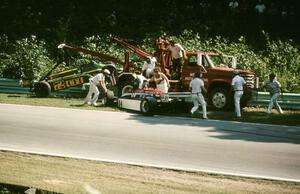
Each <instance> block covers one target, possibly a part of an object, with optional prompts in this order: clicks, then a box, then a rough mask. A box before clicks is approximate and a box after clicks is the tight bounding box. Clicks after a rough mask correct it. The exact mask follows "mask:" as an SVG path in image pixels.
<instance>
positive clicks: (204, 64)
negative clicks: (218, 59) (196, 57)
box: [202, 56, 209, 67]
mask: <svg viewBox="0 0 300 194" xmlns="http://www.w3.org/2000/svg"><path fill="white" fill-rule="evenodd" d="M202 65H203V66H204V67H209V62H208V61H207V58H206V57H204V56H203V57H202Z"/></svg>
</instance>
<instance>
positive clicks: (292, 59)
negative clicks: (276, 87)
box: [264, 35, 300, 92]
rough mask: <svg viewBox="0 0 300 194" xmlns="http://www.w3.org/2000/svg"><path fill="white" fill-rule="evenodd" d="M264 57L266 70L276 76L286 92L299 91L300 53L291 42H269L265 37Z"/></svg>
mask: <svg viewBox="0 0 300 194" xmlns="http://www.w3.org/2000/svg"><path fill="white" fill-rule="evenodd" d="M266 40H267V44H266V49H265V52H264V53H265V57H266V60H267V61H268V63H267V64H268V67H267V68H268V70H269V72H273V73H275V74H276V75H277V79H278V80H279V81H280V82H281V84H282V86H283V88H284V90H286V91H298V92H299V91H300V79H299V72H300V52H299V49H298V48H296V47H295V46H293V45H292V43H293V42H292V41H291V40H288V41H281V40H277V41H274V40H270V38H269V37H268V35H266Z"/></svg>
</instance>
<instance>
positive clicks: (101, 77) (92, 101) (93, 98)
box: [84, 69, 110, 106]
mask: <svg viewBox="0 0 300 194" xmlns="http://www.w3.org/2000/svg"><path fill="white" fill-rule="evenodd" d="M109 75H110V72H109V70H108V69H104V70H102V71H101V72H100V73H98V74H97V75H95V76H94V77H92V78H90V88H89V92H88V94H87V96H86V98H85V102H84V103H85V104H87V105H93V106H97V100H98V97H99V94H100V92H99V90H98V88H97V85H98V84H99V85H100V87H101V88H102V89H103V90H104V92H105V93H107V88H106V86H105V76H109ZM93 94H94V95H93Z"/></svg>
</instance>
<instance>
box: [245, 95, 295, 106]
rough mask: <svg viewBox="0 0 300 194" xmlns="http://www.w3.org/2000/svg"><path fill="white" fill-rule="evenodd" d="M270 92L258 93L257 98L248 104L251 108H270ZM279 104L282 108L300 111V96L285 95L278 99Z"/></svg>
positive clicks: (254, 97)
mask: <svg viewBox="0 0 300 194" xmlns="http://www.w3.org/2000/svg"><path fill="white" fill-rule="evenodd" d="M270 98H271V97H270V94H269V92H258V94H257V95H256V96H253V97H252V99H251V100H250V101H249V102H248V105H249V106H268V104H269V102H270ZM277 101H278V103H279V104H280V106H281V108H284V109H295V110H300V94H296V93H283V94H282V95H281V96H280V97H279V98H278V100H277Z"/></svg>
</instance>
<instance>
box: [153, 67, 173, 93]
mask: <svg viewBox="0 0 300 194" xmlns="http://www.w3.org/2000/svg"><path fill="white" fill-rule="evenodd" d="M148 81H150V82H151V81H152V82H155V84H156V88H157V89H159V90H160V91H161V92H162V93H165V94H166V93H168V90H169V88H170V82H169V79H168V78H167V76H166V75H165V74H164V73H162V72H161V69H160V67H155V69H154V75H153V76H152V78H151V79H150V80H148Z"/></svg>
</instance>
